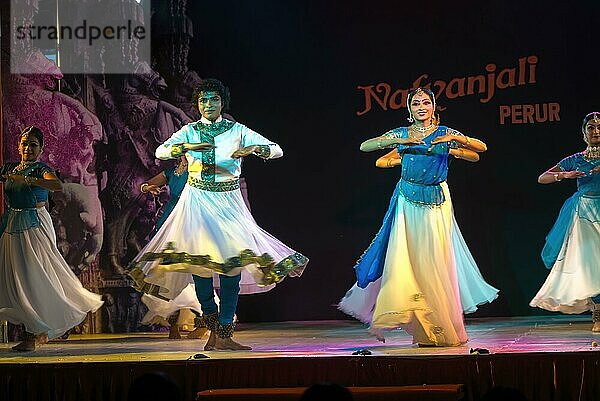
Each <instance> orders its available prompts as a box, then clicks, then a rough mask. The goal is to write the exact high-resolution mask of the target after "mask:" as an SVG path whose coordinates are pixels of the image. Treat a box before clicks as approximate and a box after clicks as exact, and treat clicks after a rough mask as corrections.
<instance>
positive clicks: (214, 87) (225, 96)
mask: <svg viewBox="0 0 600 401" xmlns="http://www.w3.org/2000/svg"><path fill="white" fill-rule="evenodd" d="M208 91H211V92H218V93H219V96H221V102H222V104H223V110H224V111H225V110H229V102H230V101H231V96H230V94H229V88H228V87H226V86H225V85H223V82H221V81H219V80H218V79H214V78H207V79H204V80H202V82H200V83H199V84H198V85H197V86H196V87H195V88H194V92H193V93H192V105H194V107H198V98H199V97H200V92H208Z"/></svg>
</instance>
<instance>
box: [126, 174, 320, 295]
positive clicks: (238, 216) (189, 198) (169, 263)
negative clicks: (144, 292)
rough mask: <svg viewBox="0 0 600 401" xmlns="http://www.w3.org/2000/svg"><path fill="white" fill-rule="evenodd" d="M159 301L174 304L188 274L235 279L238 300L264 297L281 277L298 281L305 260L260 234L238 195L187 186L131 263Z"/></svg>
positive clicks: (274, 240) (234, 192) (237, 191)
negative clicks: (245, 296) (255, 295)
mask: <svg viewBox="0 0 600 401" xmlns="http://www.w3.org/2000/svg"><path fill="white" fill-rule="evenodd" d="M134 263H136V268H138V269H139V270H141V271H142V272H143V274H144V278H143V280H144V281H145V282H146V283H149V284H153V285H157V286H159V287H160V289H161V290H160V296H162V297H164V298H167V299H174V298H176V297H177V296H178V295H179V294H180V293H181V292H182V291H183V289H184V288H186V287H187V286H188V285H189V284H190V283H193V279H192V276H191V275H192V274H196V275H198V276H201V277H213V278H214V280H215V285H216V288H218V277H217V275H216V274H215V273H218V274H225V275H229V276H234V275H238V274H241V275H242V279H241V282H240V294H253V293H259V292H265V291H269V290H270V289H271V288H273V287H274V285H275V283H277V282H279V281H281V280H282V279H283V278H285V277H286V276H291V277H294V276H300V275H301V274H302V272H303V270H304V267H305V266H306V264H307V263H308V259H307V258H306V257H304V256H303V255H301V254H299V253H298V252H296V251H294V250H293V249H291V248H289V247H288V246H286V245H284V244H283V243H282V242H281V241H279V240H278V239H277V238H275V237H273V236H272V235H271V234H269V233H268V232H266V231H265V230H263V229H262V228H260V227H259V226H258V225H257V224H256V221H255V220H254V218H253V217H252V215H251V214H250V211H249V210H248V208H247V206H246V204H245V202H244V199H243V198H242V195H241V192H240V191H239V189H238V190H234V191H226V192H212V191H205V190H201V189H198V188H195V187H192V186H190V185H186V186H185V188H184V189H183V191H182V193H181V196H180V198H179V201H178V202H177V205H176V206H175V208H174V209H173V211H172V212H171V214H170V215H169V217H168V218H167V220H166V221H165V223H164V224H163V225H162V227H161V228H160V230H159V231H158V232H157V233H156V235H155V236H154V237H153V238H152V239H151V240H150V242H148V244H147V245H146V246H145V247H144V248H143V249H142V250H141V252H140V254H139V255H138V256H137V257H136V259H135V260H134Z"/></svg>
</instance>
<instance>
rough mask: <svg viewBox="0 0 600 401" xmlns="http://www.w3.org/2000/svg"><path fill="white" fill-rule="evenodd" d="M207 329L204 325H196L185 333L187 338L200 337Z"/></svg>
mask: <svg viewBox="0 0 600 401" xmlns="http://www.w3.org/2000/svg"><path fill="white" fill-rule="evenodd" d="M207 331H208V329H207V328H206V327H196V328H195V329H194V330H192V331H190V332H189V334H188V335H187V338H191V339H196V338H202V337H204V335H205V334H206V332H207Z"/></svg>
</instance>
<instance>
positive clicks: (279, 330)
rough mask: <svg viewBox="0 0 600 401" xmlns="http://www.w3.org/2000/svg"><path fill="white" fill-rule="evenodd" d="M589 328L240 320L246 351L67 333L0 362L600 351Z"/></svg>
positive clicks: (557, 320) (511, 321) (555, 319)
mask: <svg viewBox="0 0 600 401" xmlns="http://www.w3.org/2000/svg"><path fill="white" fill-rule="evenodd" d="M590 329H591V319H590V317H589V316H562V315H557V316H543V317H523V318H495V319H473V320H467V332H468V334H469V339H470V340H469V342H468V343H467V344H466V345H464V346H461V347H444V348H418V347H417V346H415V345H414V344H412V338H411V336H410V335H408V334H407V333H406V332H404V331H402V330H396V331H392V332H389V333H388V335H387V336H386V343H380V342H378V341H377V340H375V338H374V337H371V336H369V335H368V334H367V330H366V327H365V325H363V324H361V323H359V322H356V321H311V322H280V323H259V324H250V323H241V324H239V325H238V331H237V332H236V334H235V338H236V339H237V340H238V341H239V342H241V343H243V344H247V345H250V346H252V347H253V350H252V351H241V352H240V351H238V352H229V351H212V352H207V351H203V350H202V347H203V345H204V343H205V342H206V339H207V336H206V335H205V336H204V337H203V338H202V339H196V340H188V339H185V338H183V339H181V340H169V339H168V338H167V333H130V334H95V335H72V336H70V337H69V339H67V340H54V341H51V342H50V343H49V344H46V345H43V346H41V347H39V348H38V350H36V351H34V352H27V353H16V352H13V351H11V349H10V347H11V346H12V345H14V344H0V364H5V363H10V364H15V363H19V364H24V363H25V364H26V363H69V362H140V361H144V362H158V361H185V360H188V359H190V358H192V357H193V356H194V355H195V354H198V353H202V354H204V355H206V356H207V357H209V358H210V359H231V358H235V359H245V358H252V359H256V358H286V357H336V356H350V355H351V354H352V353H353V352H354V351H356V350H360V349H365V348H366V349H368V350H370V351H371V352H372V356H387V357H394V356H399V357H400V356H411V357H429V356H433V355H446V356H451V355H454V356H459V355H468V354H469V351H470V349H471V348H485V349H488V350H489V351H490V352H491V353H492V354H500V353H502V354H507V353H508V354H510V353H536V352H580V351H598V352H600V347H597V346H594V345H597V344H595V342H600V335H599V334H593V333H592V332H591V331H590ZM184 336H185V334H184Z"/></svg>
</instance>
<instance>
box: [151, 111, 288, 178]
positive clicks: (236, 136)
mask: <svg viewBox="0 0 600 401" xmlns="http://www.w3.org/2000/svg"><path fill="white" fill-rule="evenodd" d="M200 142H207V143H211V144H213V145H215V148H214V149H212V150H210V151H206V152H198V151H187V152H186V153H185V156H186V158H187V161H188V172H189V177H190V178H189V181H191V182H204V183H206V184H209V183H226V182H231V181H237V180H238V179H239V177H240V174H241V172H242V158H238V159H234V158H232V157H231V155H232V154H233V153H234V152H235V151H236V150H238V149H241V148H244V147H246V146H252V145H258V146H259V147H260V151H259V152H256V155H257V156H259V157H262V158H264V159H275V158H278V157H281V156H283V151H282V150H281V147H280V146H279V145H278V144H276V143H274V142H272V141H270V140H268V139H267V138H265V137H264V136H262V135H260V134H259V133H257V132H255V131H253V130H251V129H250V128H248V127H246V126H245V125H243V124H240V123H238V122H233V121H229V120H225V119H223V118H222V117H219V118H218V119H217V120H216V121H215V122H214V123H213V122H211V121H209V120H207V119H205V118H204V117H203V118H201V119H200V121H196V122H193V123H189V124H186V125H185V126H183V127H182V128H181V129H180V130H179V131H177V132H175V133H174V134H173V135H171V137H170V138H169V139H167V140H166V141H165V142H164V143H163V144H162V145H160V146H159V147H158V148H157V149H156V157H157V158H159V159H162V160H165V159H173V158H177V157H179V156H181V154H182V153H183V152H182V147H181V144H183V143H200Z"/></svg>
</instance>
